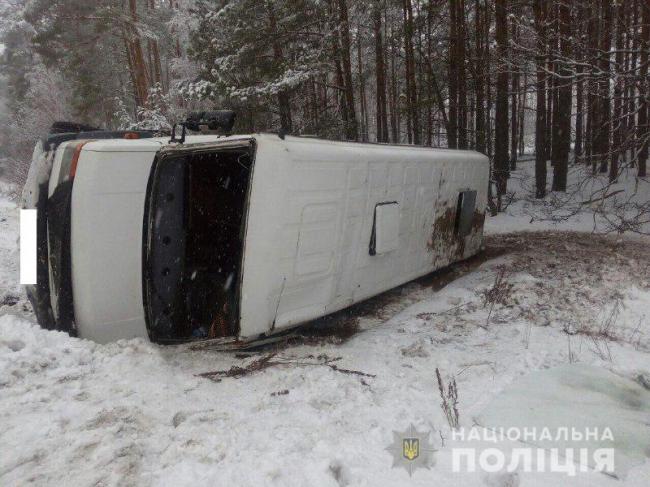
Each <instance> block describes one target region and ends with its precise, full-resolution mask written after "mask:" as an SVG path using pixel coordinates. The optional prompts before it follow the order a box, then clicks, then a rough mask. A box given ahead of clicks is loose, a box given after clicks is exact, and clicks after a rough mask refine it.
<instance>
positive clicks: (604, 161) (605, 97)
mask: <svg viewBox="0 0 650 487" xmlns="http://www.w3.org/2000/svg"><path fill="white" fill-rule="evenodd" d="M601 9H602V14H601V18H602V27H601V32H600V52H601V55H600V71H601V79H600V82H599V85H600V88H599V90H598V93H599V98H600V110H599V132H598V140H599V144H598V146H599V159H600V172H601V173H605V172H607V166H608V162H609V151H610V148H611V144H610V137H611V129H612V116H611V101H610V96H609V83H610V77H609V70H610V66H609V63H610V59H609V57H610V54H609V52H610V49H611V45H612V30H611V23H612V5H611V2H610V0H601Z"/></svg>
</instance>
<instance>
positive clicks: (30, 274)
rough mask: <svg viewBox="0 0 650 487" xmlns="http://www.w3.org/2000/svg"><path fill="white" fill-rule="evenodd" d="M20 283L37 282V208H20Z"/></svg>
mask: <svg viewBox="0 0 650 487" xmlns="http://www.w3.org/2000/svg"><path fill="white" fill-rule="evenodd" d="M20 283H21V284H36V210H20Z"/></svg>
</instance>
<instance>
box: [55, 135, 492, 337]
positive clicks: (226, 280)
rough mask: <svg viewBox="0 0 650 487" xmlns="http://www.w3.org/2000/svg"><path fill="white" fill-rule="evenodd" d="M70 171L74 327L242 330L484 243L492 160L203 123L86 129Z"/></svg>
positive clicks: (375, 289)
mask: <svg viewBox="0 0 650 487" xmlns="http://www.w3.org/2000/svg"><path fill="white" fill-rule="evenodd" d="M64 145H65V144H64ZM59 150H63V149H59ZM54 161H55V167H59V166H60V165H61V163H60V161H57V159H56V158H54ZM73 177H74V185H73V187H72V195H71V203H70V257H71V259H70V268H71V270H70V275H71V286H72V296H73V299H72V303H73V315H74V324H75V330H76V333H77V334H78V335H79V336H80V337H83V338H89V339H92V340H96V341H98V342H108V341H112V340H117V339H122V338H133V337H149V338H151V339H153V340H155V341H160V342H173V341H183V340H190V339H193V338H218V339H220V340H223V341H242V342H247V341H251V340H255V339H258V338H262V337H265V336H268V335H272V334H274V333H277V332H280V331H282V330H286V329H288V328H290V327H294V326H296V325H299V324H302V323H305V322H307V321H309V320H312V319H314V318H318V317H321V316H323V315H326V314H329V313H332V312H334V311H337V310H340V309H343V308H345V307H347V306H350V305H351V304H353V303H356V302H359V301H362V300H364V299H367V298H369V297H371V296H374V295H377V294H379V293H382V292H384V291H386V290H389V289H391V288H394V287H396V286H398V285H400V284H403V283H406V282H408V281H410V280H413V279H415V278H417V277H420V276H422V275H425V274H427V273H430V272H432V271H434V270H436V269H439V268H441V267H444V266H447V265H449V264H451V263H452V262H455V261H459V260H462V259H465V258H467V257H470V256H471V255H473V254H475V253H477V252H478V251H479V249H480V246H481V241H482V232H483V221H484V216H485V207H486V201H487V188H488V177H489V163H488V159H487V158H486V157H485V156H484V155H481V154H478V153H476V152H471V151H458V150H444V149H431V148H423V147H414V146H393V145H383V144H361V143H347V142H332V141H327V140H319V139H313V138H302V137H291V136H287V137H285V138H283V139H282V138H280V137H278V136H277V135H272V134H261V135H259V134H255V135H250V136H241V135H239V136H229V137H217V136H209V135H206V136H190V137H188V138H187V140H186V141H185V143H184V144H170V143H169V142H168V139H167V138H165V139H162V138H149V139H140V140H123V139H111V140H98V141H89V142H85V143H84V144H83V146H82V147H81V148H80V152H79V157H78V162H77V164H76V171H74V174H73ZM52 188H53V186H52V184H50V191H49V193H50V196H51V195H52Z"/></svg>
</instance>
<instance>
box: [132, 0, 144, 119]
mask: <svg viewBox="0 0 650 487" xmlns="http://www.w3.org/2000/svg"><path fill="white" fill-rule="evenodd" d="M129 14H130V17H131V18H130V25H129V29H128V33H127V36H128V40H127V44H128V46H129V51H130V53H131V56H130V58H131V64H130V67H131V68H132V70H133V73H132V76H131V78H132V79H133V80H135V84H134V87H133V90H134V94H135V103H136V105H137V106H138V107H142V106H144V105H146V104H147V100H148V97H149V77H148V75H147V67H146V64H145V60H144V54H143V52H142V43H141V42H140V33H139V32H138V28H137V24H138V5H137V1H136V0H129Z"/></svg>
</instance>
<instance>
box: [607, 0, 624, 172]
mask: <svg viewBox="0 0 650 487" xmlns="http://www.w3.org/2000/svg"><path fill="white" fill-rule="evenodd" d="M614 8H615V9H616V57H615V59H616V65H615V69H616V71H617V72H619V73H620V72H621V71H622V70H623V50H624V48H625V46H624V44H623V32H624V30H625V3H624V2H621V3H620V4H618V5H617V6H615V7H614ZM614 83H615V84H614V117H613V119H612V120H613V136H612V151H611V152H612V153H611V159H610V162H609V180H610V181H612V182H613V181H616V179H618V167H619V159H620V157H621V154H622V145H623V121H622V116H623V88H624V85H623V78H622V77H619V76H616V77H615V81H614Z"/></svg>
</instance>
